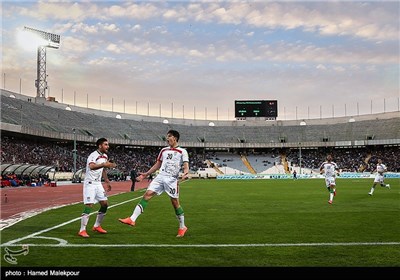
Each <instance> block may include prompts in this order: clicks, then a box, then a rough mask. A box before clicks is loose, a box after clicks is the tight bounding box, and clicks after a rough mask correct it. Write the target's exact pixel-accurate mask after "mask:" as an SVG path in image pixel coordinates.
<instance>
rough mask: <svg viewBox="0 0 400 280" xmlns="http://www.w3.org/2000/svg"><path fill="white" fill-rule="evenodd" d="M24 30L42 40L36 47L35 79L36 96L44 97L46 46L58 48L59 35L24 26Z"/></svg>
mask: <svg viewBox="0 0 400 280" xmlns="http://www.w3.org/2000/svg"><path fill="white" fill-rule="evenodd" d="M24 31H27V32H30V33H34V34H36V35H37V36H38V37H40V38H41V39H42V40H43V43H41V44H40V45H39V46H38V49H37V76H36V77H37V78H36V81H35V87H36V89H37V90H36V97H46V89H47V88H48V87H47V74H46V48H53V49H58V48H59V47H60V35H57V34H52V33H49V32H45V31H41V30H38V29H34V28H30V27H26V26H24Z"/></svg>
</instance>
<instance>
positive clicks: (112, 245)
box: [0, 242, 400, 248]
mask: <svg viewBox="0 0 400 280" xmlns="http://www.w3.org/2000/svg"><path fill="white" fill-rule="evenodd" d="M388 245H400V242H349V243H346V242H337V243H334V242H331V243H276V244H274V243H260V244H251V243H250V244H9V245H7V244H2V245H1V246H0V247H5V246H7V247H15V246H29V247H63V248H64V247H102V248H103V247H114V248H118V247H126V248H130V247H153V248H159V247H181V248H193V247H197V248H211V247H219V248H221V247H323V246H388Z"/></svg>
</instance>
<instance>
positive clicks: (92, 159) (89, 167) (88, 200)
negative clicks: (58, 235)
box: [78, 138, 116, 237]
mask: <svg viewBox="0 0 400 280" xmlns="http://www.w3.org/2000/svg"><path fill="white" fill-rule="evenodd" d="M96 146H97V150H96V151H94V152H92V153H91V154H90V155H89V157H88V159H87V162H86V175H85V180H84V182H83V203H84V204H85V208H84V209H83V213H82V217H81V229H80V230H79V233H78V235H79V236H82V237H89V235H88V234H87V232H86V225H87V223H88V222H89V214H90V212H91V211H92V208H93V205H94V204H95V203H96V202H99V203H100V209H99V212H98V213H97V218H96V222H95V223H94V226H93V231H97V232H99V233H107V231H105V230H104V229H103V228H102V227H101V222H102V221H103V218H104V215H105V214H106V212H107V208H108V201H107V196H106V191H105V190H104V188H103V185H102V183H101V177H103V178H104V182H105V184H106V185H107V191H110V190H111V184H110V180H108V177H107V171H106V169H105V168H114V167H115V166H116V164H115V163H113V162H111V161H108V156H107V152H108V149H109V144H108V140H107V139H106V138H100V139H98V140H97V141H96Z"/></svg>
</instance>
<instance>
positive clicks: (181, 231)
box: [176, 227, 187, 237]
mask: <svg viewBox="0 0 400 280" xmlns="http://www.w3.org/2000/svg"><path fill="white" fill-rule="evenodd" d="M186 231H187V227H184V228H180V229H178V234H177V235H176V237H184V236H185V233H186Z"/></svg>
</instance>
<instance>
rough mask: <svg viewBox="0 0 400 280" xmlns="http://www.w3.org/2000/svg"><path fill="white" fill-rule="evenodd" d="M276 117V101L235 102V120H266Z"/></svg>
mask: <svg viewBox="0 0 400 280" xmlns="http://www.w3.org/2000/svg"><path fill="white" fill-rule="evenodd" d="M277 116H278V101H277V100H235V118H239V119H245V118H258V117H260V118H267V119H273V120H275V119H276V117H277Z"/></svg>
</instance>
